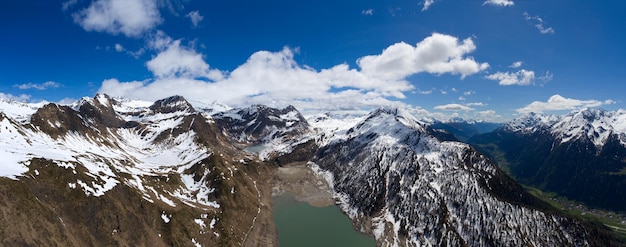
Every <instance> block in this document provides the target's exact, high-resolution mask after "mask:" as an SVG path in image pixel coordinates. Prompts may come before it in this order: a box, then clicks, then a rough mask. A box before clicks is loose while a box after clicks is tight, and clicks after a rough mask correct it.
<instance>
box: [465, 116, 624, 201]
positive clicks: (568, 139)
mask: <svg viewBox="0 0 626 247" xmlns="http://www.w3.org/2000/svg"><path fill="white" fill-rule="evenodd" d="M625 118H626V115H625V114H624V112H621V111H618V112H608V111H603V110H593V109H587V110H582V111H579V112H574V113H571V114H569V115H566V116H563V117H556V116H550V115H539V114H532V115H529V116H526V117H523V118H520V119H516V120H514V121H512V122H510V123H507V124H506V125H505V126H503V127H502V128H500V129H497V130H496V131H494V132H492V133H488V134H483V135H478V136H475V137H474V138H472V139H470V140H469V142H470V143H472V144H473V145H475V146H477V147H478V148H479V149H480V150H481V151H483V152H485V153H487V154H489V155H490V156H492V157H494V158H496V159H498V160H499V162H500V163H501V164H502V165H503V166H505V167H506V169H508V170H509V171H510V173H511V175H512V176H514V177H516V178H517V179H518V180H519V181H521V182H522V183H525V184H529V185H533V186H536V187H539V188H541V189H543V190H547V191H553V192H557V193H558V194H560V195H563V196H566V197H568V198H569V199H572V200H576V201H581V202H584V203H586V204H588V205H590V206H594V207H601V208H606V209H610V210H617V211H626V194H625V193H626V192H625V191H624V190H623V189H622V188H626V146H625V145H624V144H625V142H624V140H626V138H625V137H626V135H625V134H624V133H625V132H624V126H622V125H623V123H624V121H623V120H624V119H625Z"/></svg>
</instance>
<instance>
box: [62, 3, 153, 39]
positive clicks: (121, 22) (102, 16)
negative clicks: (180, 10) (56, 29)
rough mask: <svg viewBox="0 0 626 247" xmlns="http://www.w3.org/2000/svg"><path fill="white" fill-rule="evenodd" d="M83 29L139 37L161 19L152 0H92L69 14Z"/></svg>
mask: <svg viewBox="0 0 626 247" xmlns="http://www.w3.org/2000/svg"><path fill="white" fill-rule="evenodd" d="M72 16H73V18H74V22H76V23H77V24H79V25H80V26H81V27H83V28H84V29H85V30H86V31H96V32H107V33H110V34H114V35H117V34H120V33H121V34H124V35H126V36H129V37H139V36H140V35H142V34H143V33H145V32H146V31H149V30H152V29H153V28H154V27H156V26H157V25H158V24H160V23H161V22H162V21H163V20H162V19H161V15H160V13H159V9H158V6H157V2H156V0H132V1H128V0H96V1H94V2H92V3H91V5H89V7H87V8H86V9H83V10H81V11H79V12H77V13H74V14H73V15H72Z"/></svg>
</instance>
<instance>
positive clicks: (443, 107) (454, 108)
mask: <svg viewBox="0 0 626 247" xmlns="http://www.w3.org/2000/svg"><path fill="white" fill-rule="evenodd" d="M434 109H435V110H443V111H471V110H474V109H473V108H471V107H469V106H465V105H461V104H447V105H438V106H435V107H434Z"/></svg>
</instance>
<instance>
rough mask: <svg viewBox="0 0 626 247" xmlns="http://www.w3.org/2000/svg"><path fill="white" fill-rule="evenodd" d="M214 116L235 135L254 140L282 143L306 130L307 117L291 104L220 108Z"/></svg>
mask: <svg viewBox="0 0 626 247" xmlns="http://www.w3.org/2000/svg"><path fill="white" fill-rule="evenodd" d="M213 118H214V119H215V120H216V121H217V123H218V125H219V126H221V127H222V128H223V129H225V130H226V131H227V134H228V135H230V136H231V137H233V138H234V139H236V140H238V141H240V142H246V143H253V144H262V143H270V142H274V143H281V142H285V141H288V139H290V138H291V139H293V138H299V137H301V136H302V135H303V134H305V133H307V132H308V131H309V125H308V123H307V121H306V120H305V119H304V117H303V116H302V115H301V114H300V112H298V110H297V109H296V108H295V107H293V106H287V107H285V108H283V109H276V108H270V107H267V106H264V105H253V106H250V107H247V108H242V109H231V110H229V111H225V112H220V113H217V114H215V115H213Z"/></svg>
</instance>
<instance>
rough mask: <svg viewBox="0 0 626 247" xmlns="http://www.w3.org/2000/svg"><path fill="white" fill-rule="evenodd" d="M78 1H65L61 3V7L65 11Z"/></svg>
mask: <svg viewBox="0 0 626 247" xmlns="http://www.w3.org/2000/svg"><path fill="white" fill-rule="evenodd" d="M77 3H78V0H68V1H66V2H63V3H62V4H61V9H62V10H63V11H67V10H68V9H69V8H71V7H72V6H74V5H76V4H77Z"/></svg>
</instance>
